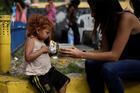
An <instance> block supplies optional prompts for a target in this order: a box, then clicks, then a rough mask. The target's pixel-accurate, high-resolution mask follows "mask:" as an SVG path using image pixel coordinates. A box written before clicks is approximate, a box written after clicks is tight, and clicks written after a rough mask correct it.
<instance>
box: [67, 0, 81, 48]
mask: <svg viewBox="0 0 140 93" xmlns="http://www.w3.org/2000/svg"><path fill="white" fill-rule="evenodd" d="M79 4H80V1H79V0H72V1H71V2H70V4H69V6H68V9H67V18H68V21H69V23H68V25H69V28H72V30H73V33H74V44H75V45H77V44H80V34H79V29H78V24H77V23H76V21H77V18H76V13H75V11H76V9H77V8H78V5H79Z"/></svg>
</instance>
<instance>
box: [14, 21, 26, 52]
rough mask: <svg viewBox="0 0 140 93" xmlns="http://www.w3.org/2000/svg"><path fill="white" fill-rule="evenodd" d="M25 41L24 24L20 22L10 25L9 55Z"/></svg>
mask: <svg viewBox="0 0 140 93" xmlns="http://www.w3.org/2000/svg"><path fill="white" fill-rule="evenodd" d="M25 39H26V24H24V23H22V22H14V24H13V23H11V53H12V54H13V53H14V52H15V51H16V50H17V49H18V48H19V47H20V46H22V45H23V43H24V41H25Z"/></svg>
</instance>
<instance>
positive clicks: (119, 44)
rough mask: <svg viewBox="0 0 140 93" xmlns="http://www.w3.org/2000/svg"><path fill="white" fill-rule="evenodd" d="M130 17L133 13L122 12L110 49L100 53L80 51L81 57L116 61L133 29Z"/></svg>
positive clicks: (132, 16)
mask: <svg viewBox="0 0 140 93" xmlns="http://www.w3.org/2000/svg"><path fill="white" fill-rule="evenodd" d="M132 18H134V15H132V14H131V13H124V14H122V17H121V20H120V23H119V27H118V30H117V34H116V37H115V40H114V43H113V46H112V49H111V50H110V51H106V52H100V53H81V57H84V58H87V59H92V60H98V61H118V59H119V58H120V56H121V54H122V52H123V50H124V48H125V46H126V44H127V41H128V39H129V36H130V34H131V31H132V29H133V25H132V24H133V22H132ZM90 55H91V56H90Z"/></svg>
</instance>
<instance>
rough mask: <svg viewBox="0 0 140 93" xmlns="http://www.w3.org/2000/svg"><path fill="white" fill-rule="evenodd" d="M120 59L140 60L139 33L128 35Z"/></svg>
mask: <svg viewBox="0 0 140 93" xmlns="http://www.w3.org/2000/svg"><path fill="white" fill-rule="evenodd" d="M120 59H140V33H138V34H136V35H130V37H129V40H128V42H127V44H126V46H125V48H124V51H123V53H122V55H121V57H120Z"/></svg>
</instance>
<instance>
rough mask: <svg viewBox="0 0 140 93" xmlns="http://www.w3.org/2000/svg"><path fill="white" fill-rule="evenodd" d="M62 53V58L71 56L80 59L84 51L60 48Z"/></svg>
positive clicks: (73, 48)
mask: <svg viewBox="0 0 140 93" xmlns="http://www.w3.org/2000/svg"><path fill="white" fill-rule="evenodd" d="M60 52H61V53H62V56H69V57H74V58H79V57H80V54H81V53H82V51H80V50H79V49H77V48H75V47H72V48H60Z"/></svg>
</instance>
